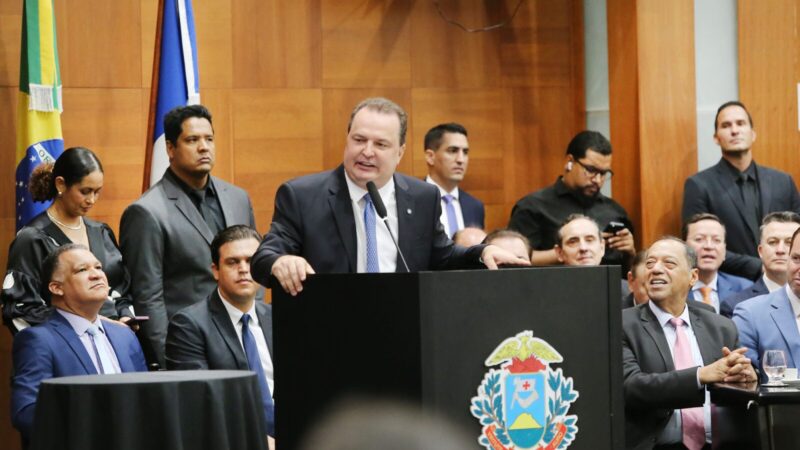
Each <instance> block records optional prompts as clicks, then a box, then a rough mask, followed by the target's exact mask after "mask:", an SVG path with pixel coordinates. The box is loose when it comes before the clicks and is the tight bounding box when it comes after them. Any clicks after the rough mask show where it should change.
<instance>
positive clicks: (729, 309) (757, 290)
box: [719, 277, 769, 317]
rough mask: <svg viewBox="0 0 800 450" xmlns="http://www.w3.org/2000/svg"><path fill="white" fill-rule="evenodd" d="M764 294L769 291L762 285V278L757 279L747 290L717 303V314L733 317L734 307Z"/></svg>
mask: <svg viewBox="0 0 800 450" xmlns="http://www.w3.org/2000/svg"><path fill="white" fill-rule="evenodd" d="M765 294H769V289H767V285H766V284H764V278H763V277H759V278H758V281H756V282H755V283H753V285H752V286H750V287H749V288H747V289H745V290H743V291H740V292H737V293H735V294H731V295H729V296H727V297H725V298H723V299H722V300H721V301H720V303H719V313H720V314H722V315H723V316H725V317H733V310H734V309H736V305H738V304H739V303H742V302H743V301H745V300H749V299H751V298H753V297H758V296H759V295H765Z"/></svg>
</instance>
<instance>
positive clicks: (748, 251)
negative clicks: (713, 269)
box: [682, 101, 800, 280]
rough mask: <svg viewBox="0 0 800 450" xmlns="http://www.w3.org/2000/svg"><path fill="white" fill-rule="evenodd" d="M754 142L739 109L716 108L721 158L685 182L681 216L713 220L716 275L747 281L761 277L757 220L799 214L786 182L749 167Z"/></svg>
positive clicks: (732, 105) (799, 198)
mask: <svg viewBox="0 0 800 450" xmlns="http://www.w3.org/2000/svg"><path fill="white" fill-rule="evenodd" d="M755 140H756V132H755V130H754V129H753V121H752V119H751V117H750V113H749V112H748V111H747V109H746V108H745V106H744V105H743V104H742V103H740V102H737V101H732V102H727V103H725V104H723V105H722V106H720V107H719V109H718V110H717V116H716V118H715V119H714V141H715V142H716V143H717V145H719V146H720V148H721V149H722V158H721V159H720V161H719V162H718V163H717V164H716V165H714V166H712V167H709V168H708V169H705V170H703V171H701V172H699V173H697V174H695V175H692V176H691V177H689V178H688V179H687V180H686V183H685V184H684V188H683V212H682V216H683V220H684V222H685V221H686V220H688V219H689V217H691V216H693V215H695V214H698V213H711V214H715V215H716V216H718V217H719V218H720V221H721V222H722V223H723V224H724V225H725V228H726V229H727V231H728V252H727V256H726V257H725V262H724V264H723V265H722V270H724V271H725V272H728V273H730V274H734V275H738V276H742V277H745V278H748V279H750V280H755V279H756V278H758V276H759V275H760V274H761V266H762V264H761V260H759V259H758V251H757V246H758V241H759V225H760V224H761V220H762V218H763V217H764V216H765V215H767V214H769V213H771V212H774V211H793V212H796V213H800V195H798V193H797V186H795V184H794V180H793V179H792V177H791V176H790V175H789V174H787V173H784V172H780V171H778V170H774V169H770V168H769V167H765V166H760V165H758V164H756V163H755V162H754V161H753V154H752V151H751V147H752V145H753V143H754V142H755Z"/></svg>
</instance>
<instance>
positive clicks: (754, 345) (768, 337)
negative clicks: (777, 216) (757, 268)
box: [733, 228, 800, 378]
mask: <svg viewBox="0 0 800 450" xmlns="http://www.w3.org/2000/svg"><path fill="white" fill-rule="evenodd" d="M798 236H800V228H798V229H797V230H795V232H794V234H793V235H792V244H791V247H790V248H791V250H790V251H789V280H788V283H787V284H786V285H785V286H784V287H782V288H780V289H778V290H777V291H774V292H772V293H770V294H766V295H762V296H759V297H754V298H751V299H750V300H745V301H743V302H742V303H739V304H738V305H736V309H734V310H733V321H734V322H736V326H737V327H738V328H739V339H740V340H741V342H742V345H744V346H746V347H747V348H748V349H749V350H748V353H747V356H748V357H749V358H750V359H752V360H753V361H754V362H755V365H756V367H757V368H760V367H761V358H762V357H763V356H764V351H765V350H783V353H784V354H785V355H786V364H787V367H800V331H798V324H797V317H798V315H799V314H800V238H798ZM765 378H766V376H765Z"/></svg>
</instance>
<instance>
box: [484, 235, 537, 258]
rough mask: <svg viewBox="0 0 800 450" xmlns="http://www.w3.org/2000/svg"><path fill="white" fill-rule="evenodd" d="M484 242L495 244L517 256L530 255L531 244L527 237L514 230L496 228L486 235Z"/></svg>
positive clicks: (524, 256) (526, 256) (528, 256)
mask: <svg viewBox="0 0 800 450" xmlns="http://www.w3.org/2000/svg"><path fill="white" fill-rule="evenodd" d="M486 243H487V244H492V245H496V246H498V247H500V248H504V249H506V250H508V251H509V252H511V253H513V254H514V255H515V256H517V257H518V258H527V259H530V257H531V244H530V242H528V238H526V237H525V236H523V235H521V234H520V233H517V232H516V231H514V230H506V229H503V228H500V229H497V230H494V231H492V232H491V233H489V235H488V236H486Z"/></svg>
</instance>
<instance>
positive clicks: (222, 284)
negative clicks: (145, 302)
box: [166, 225, 275, 436]
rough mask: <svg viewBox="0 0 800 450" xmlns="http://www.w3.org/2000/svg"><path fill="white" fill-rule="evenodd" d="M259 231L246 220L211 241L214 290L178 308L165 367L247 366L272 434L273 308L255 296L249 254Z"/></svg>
mask: <svg viewBox="0 0 800 450" xmlns="http://www.w3.org/2000/svg"><path fill="white" fill-rule="evenodd" d="M260 241H261V236H259V235H258V233H257V232H256V231H255V230H254V229H252V228H250V227H248V226H245V225H234V226H232V227H229V228H226V229H224V230H222V231H221V232H220V233H219V234H217V236H216V237H215V238H214V240H213V241H212V242H211V258H212V261H213V262H212V264H211V271H212V273H213V274H214V278H215V279H216V280H217V289H214V291H213V292H212V293H211V295H209V296H208V299H207V300H205V301H203V302H200V303H197V304H194V305H192V306H189V307H187V308H184V309H182V310H180V311H178V312H177V313H176V314H175V315H174V316H173V317H172V319H171V320H170V323H169V328H168V332H167V343H166V360H167V368H168V369H170V370H173V369H175V370H198V369H203V370H208V369H211V370H252V371H253V372H256V374H257V375H258V378H259V384H260V386H261V391H262V392H261V393H262V397H263V398H262V401H263V403H264V409H265V411H264V413H265V419H266V431H267V434H268V435H269V436H274V435H275V431H274V430H275V420H274V417H275V416H274V407H273V405H274V403H273V401H272V392H274V388H275V379H274V376H273V373H274V372H273V367H272V356H271V355H272V310H271V307H270V305H267V304H265V303H264V302H261V301H256V293H257V292H258V289H259V285H258V284H257V283H256V282H255V281H253V278H252V276H251V274H250V258H252V256H253V253H255V251H256V249H257V248H258V244H259V242H260Z"/></svg>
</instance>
